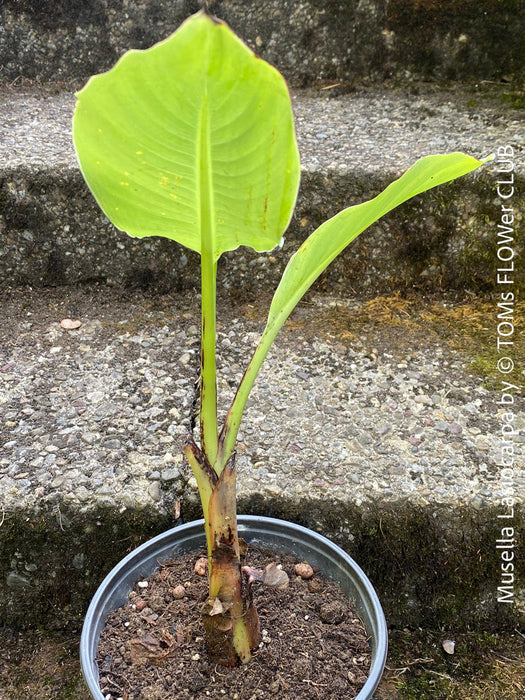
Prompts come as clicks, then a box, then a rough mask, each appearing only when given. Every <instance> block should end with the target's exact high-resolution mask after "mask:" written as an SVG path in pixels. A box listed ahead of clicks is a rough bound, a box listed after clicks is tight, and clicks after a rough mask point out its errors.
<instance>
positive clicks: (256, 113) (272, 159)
mask: <svg viewBox="0 0 525 700" xmlns="http://www.w3.org/2000/svg"><path fill="white" fill-rule="evenodd" d="M73 139H74V144H75V148H76V152H77V155H78V159H79V162H80V167H81V170H82V173H83V175H84V177H85V179H86V181H87V184H88V185H89V187H90V189H91V191H92V193H93V195H94V196H95V198H96V200H97V202H98V203H99V205H100V207H101V208H102V210H103V211H104V213H105V214H106V215H107V216H108V218H109V219H110V220H111V221H112V222H113V224H114V225H115V226H116V227H117V228H119V229H121V230H123V231H125V232H127V233H128V234H129V235H131V236H137V237H145V236H164V237H166V238H171V239H173V240H174V241H177V242H178V243H181V244H182V245H184V246H186V247H188V248H190V249H191V250H193V251H196V252H197V253H199V254H200V260H201V292H202V342H201V395H200V413H199V418H200V420H199V426H200V438H199V440H198V441H195V439H194V436H193V435H190V436H188V438H187V440H186V443H185V447H184V452H185V455H186V457H187V459H188V462H189V464H190V465H191V468H192V470H193V473H194V475H195V478H196V480H197V484H198V488H199V494H200V498H201V501H202V509H203V512H204V519H205V528H206V538H207V547H208V576H209V597H208V600H207V601H206V603H205V605H204V607H203V610H202V619H203V622H204V627H205V630H206V638H207V645H208V650H209V654H210V655H211V657H212V659H213V660H214V661H217V662H220V663H222V664H225V665H235V664H237V663H238V662H239V661H242V662H246V661H248V660H249V659H250V657H251V654H252V651H253V650H254V649H255V648H256V647H257V646H258V644H259V641H260V636H259V623H258V617H257V612H256V610H255V607H254V605H253V602H252V600H251V593H250V588H251V584H252V582H253V580H254V579H257V578H262V579H265V578H266V579H267V583H270V584H273V585H276V586H277V587H278V586H279V585H284V582H283V581H282V579H281V578H280V575H279V574H278V572H275V571H273V572H272V571H268V572H264V573H263V574H257V573H254V572H253V571H252V570H250V569H246V570H244V571H243V567H242V565H241V552H240V549H241V548H242V541H241V543H240V541H239V536H238V533H237V518H236V483H235V482H236V470H235V443H236V437H237V433H238V430H239V426H240V423H241V418H242V415H243V411H244V408H245V405H246V401H247V399H248V396H249V394H250V390H251V388H252V386H253V384H254V381H255V378H256V376H257V373H258V371H259V369H260V367H261V364H262V362H263V360H264V358H265V357H266V354H267V353H268V350H269V348H270V346H271V344H272V342H273V340H274V339H275V337H276V335H277V333H278V332H279V330H280V329H281V328H282V326H283V324H284V323H285V321H286V319H287V318H288V317H289V315H290V313H291V312H292V310H293V309H294V308H295V306H296V305H297V303H298V302H299V300H300V299H301V298H302V296H303V295H304V293H305V292H306V291H307V290H308V289H309V287H310V286H311V285H312V284H313V283H314V282H315V280H316V279H317V278H318V277H319V275H320V274H321V273H322V272H323V270H325V268H326V267H327V266H328V265H329V263H330V262H331V261H332V260H333V259H334V258H335V257H336V256H337V255H338V254H339V253H340V252H341V251H342V250H343V249H344V248H345V247H346V246H347V245H348V244H349V243H350V242H351V241H352V240H353V239H354V238H356V236H358V235H359V234H360V233H361V232H362V231H364V230H365V229H366V228H367V227H368V226H370V224H372V223H373V222H375V221H376V220H377V219H379V218H380V217H381V216H383V215H384V214H386V213H387V212H389V211H390V210H392V209H393V208H394V207H396V206H398V205H399V204H401V203H402V202H405V201H406V200H407V199H410V198H411V197H413V196H414V195H417V194H419V193H421V192H424V191H426V190H428V189H430V188H432V187H436V186H437V185H440V184H442V183H445V182H448V181H450V180H453V179H454V178H457V177H459V176H462V175H465V174H466V173H468V172H470V171H472V170H475V169H476V168H478V167H479V166H480V165H482V164H483V163H484V162H485V161H480V160H476V159H475V158H472V157H470V156H468V155H464V154H462V153H452V154H450V155H437V156H429V157H426V158H422V159H421V160H419V161H418V162H416V163H415V165H413V166H412V167H411V168H410V169H409V170H408V171H407V172H406V173H405V174H404V175H403V176H402V177H400V178H399V179H398V180H396V181H395V182H393V183H392V184H391V185H389V186H388V187H387V188H386V189H385V190H384V191H383V192H382V193H381V194H379V195H378V196H377V197H375V198H374V199H372V200H370V201H367V202H364V203H363V204H360V205H358V206H353V207H350V208H348V209H345V210H344V211H341V212H340V213H339V214H337V215H336V216H334V217H333V218H332V219H330V220H328V221H326V222H325V223H324V224H322V225H321V226H320V227H319V228H318V229H317V230H316V231H314V232H313V233H312V234H311V235H310V236H309V238H307V239H306V240H305V242H304V243H303V244H302V245H301V246H300V248H299V249H298V250H297V252H296V253H295V254H294V255H293V256H292V258H291V259H290V261H289V263H288V265H287V267H286V269H285V271H284V273H283V276H282V279H281V281H280V283H279V285H278V287H277V290H276V292H275V295H274V297H273V300H272V302H271V306H270V310H269V314H268V321H267V323H266V327H265V329H264V331H263V333H262V336H261V339H260V342H259V344H258V346H257V348H256V350H255V353H254V355H253V357H252V358H251V361H250V362H249V363H248V365H247V369H246V372H245V374H244V376H243V378H242V380H241V382H240V384H239V387H238V389H237V393H236V395H235V398H234V399H233V402H232V404H231V406H230V408H229V410H228V412H227V414H226V417H225V418H224V420H223V422H222V425H220V426H219V421H218V416H217V381H216V351H215V345H216V273H217V261H218V260H219V258H220V256H221V255H222V254H223V253H224V252H226V251H230V250H234V249H236V248H238V247H239V246H249V247H251V248H253V249H255V250H256V251H260V252H262V251H268V250H271V249H272V248H274V247H275V246H276V245H277V244H278V243H279V241H280V240H281V237H282V235H283V233H284V231H285V230H286V228H287V226H288V224H289V222H290V219H291V216H292V212H293V209H294V205H295V201H296V197H297V191H298V187H299V176H300V164H299V153H298V148H297V142H296V138H295V131H294V122H293V115H292V108H291V102H290V97H289V93H288V89H287V86H286V83H285V81H284V79H283V77H282V76H281V75H280V73H279V72H278V71H277V70H276V69H275V68H273V67H272V66H270V65H269V64H268V63H266V62H264V61H263V60H261V59H259V58H257V57H256V56H255V55H254V54H253V53H252V51H251V50H250V49H249V48H248V47H247V46H246V45H245V44H244V43H243V42H242V41H241V40H240V39H239V38H238V37H237V36H236V35H235V34H234V33H233V32H232V31H231V30H230V28H229V27H228V26H227V25H226V24H224V23H223V22H221V21H219V20H217V19H216V18H214V17H211V16H210V15H209V14H208V13H207V12H205V11H201V12H199V13H197V14H196V15H193V16H192V17H190V18H189V19H188V20H186V21H185V22H184V23H183V24H182V25H181V27H179V29H178V30H177V31H176V32H175V33H174V34H172V35H171V36H170V37H168V38H167V39H166V40H164V41H162V42H160V43H159V44H156V45H155V46H153V47H152V48H150V49H148V50H145V51H129V52H128V53H126V54H125V55H124V56H123V57H122V58H121V59H120V60H119V61H118V63H117V64H116V65H115V66H114V68H112V69H111V70H110V71H109V72H107V73H103V74H101V75H97V76H94V77H93V78H91V79H90V80H89V82H88V83H87V85H86V87H84V88H83V89H82V90H81V91H80V92H79V93H78V94H77V105H76V109H75V113H74V118H73Z"/></svg>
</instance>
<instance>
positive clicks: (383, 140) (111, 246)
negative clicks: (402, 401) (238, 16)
mask: <svg viewBox="0 0 525 700" xmlns="http://www.w3.org/2000/svg"><path fill="white" fill-rule="evenodd" d="M500 98H501V92H500V91H498V90H495V91H493V92H492V93H491V95H490V96H488V97H487V96H486V95H482V94H480V93H478V92H470V93H469V92H468V91H465V90H464V89H463V88H456V89H451V90H434V89H431V88H428V87H426V88H418V89H417V90H416V89H411V90H408V91H406V90H387V89H383V88H370V89H362V90H359V91H356V92H355V93H353V94H351V95H345V96H339V97H330V91H322V90H321V91H304V90H299V91H294V94H293V105H294V111H295V116H296V126H297V135H298V140H299V147H300V152H301V160H302V168H303V172H302V185H301V190H300V194H299V199H298V203H297V208H296V213H295V215H294V218H293V221H292V224H291V226H290V229H289V231H288V232H287V233H286V241H285V245H284V247H283V249H282V250H277V251H274V252H273V253H272V255H270V256H259V255H256V254H253V253H251V252H250V251H248V250H246V249H240V250H239V251H236V252H235V253H233V254H229V255H225V256H224V257H223V258H222V259H221V262H220V276H221V280H222V283H223V284H224V285H225V286H227V287H231V288H233V287H235V289H236V290H237V292H238V294H239V295H240V296H244V297H249V295H250V294H252V295H253V294H257V293H258V292H259V291H261V290H270V289H274V288H275V286H276V284H277V281H278V279H279V278H280V275H281V272H282V270H283V268H284V265H285V263H286V261H287V260H288V259H289V257H290V255H291V254H292V253H293V252H294V251H295V250H296V249H297V247H298V245H299V244H300V242H301V241H302V240H304V238H305V237H306V236H307V235H308V234H309V233H310V232H311V231H313V230H314V229H315V228H316V227H317V226H318V225H319V224H320V223H322V222H323V221H324V220H326V219H327V218H328V217H329V216H332V215H334V214H335V213H337V212H338V211H340V210H341V209H342V208H344V207H346V206H349V205H351V204H355V203H358V202H361V201H364V200H365V199H368V198H371V197H373V196H375V195H376V194H378V193H379V191H380V190H381V189H383V188H384V187H385V186H386V185H387V184H388V183H389V182H391V181H392V180H393V179H395V178H396V177H398V176H399V175H400V174H401V172H402V171H403V170H404V169H406V168H408V167H409V166H410V165H411V164H413V163H414V162H415V161H416V160H417V159H418V158H419V157H421V156H423V155H427V154H430V153H437V152H442V153H444V152H450V151H455V150H463V151H465V152H467V153H470V154H472V155H474V156H477V157H482V156H485V155H487V154H489V153H490V152H498V149H505V148H507V149H510V152H511V153H512V155H511V157H510V162H511V165H512V168H513V171H512V173H511V175H510V176H511V177H513V178H515V187H516V193H518V192H520V191H523V184H524V183H523V177H524V167H525V166H524V163H525V161H524V160H523V157H522V153H523V148H524V140H525V137H524V133H523V128H522V123H523V121H522V120H523V116H524V111H523V110H516V109H511V108H508V107H507V108H504V107H502V102H501V99H500ZM0 107H1V111H2V119H1V120H0V232H1V234H2V249H1V252H0V286H2V285H4V286H5V285H22V284H28V285H31V286H35V287H38V286H46V285H57V284H58V285H61V284H72V283H83V282H86V281H94V280H96V281H100V282H102V283H104V284H115V283H116V284H122V283H125V284H131V285H135V286H147V285H148V284H154V285H155V286H156V287H157V288H161V289H169V288H173V287H177V288H180V289H183V288H187V287H192V286H193V285H194V283H195V280H196V279H197V278H198V260H197V256H195V255H193V254H191V253H189V252H188V251H185V250H183V249H182V248H180V247H179V246H178V245H177V244H174V243H173V242H171V241H166V240H159V239H150V240H148V241H139V240H136V239H131V238H129V237H127V236H126V235H124V234H122V233H119V232H117V231H115V229H114V228H113V227H112V226H111V225H110V224H109V222H108V221H107V219H106V218H105V217H104V216H103V215H102V214H101V212H100V210H99V209H98V207H97V205H96V204H95V201H94V199H93V197H92V196H91V195H90V193H89V191H88V189H87V187H86V185H85V184H84V182H83V179H82V177H81V175H80V172H79V169H78V166H77V162H76V159H75V155H74V152H73V148H72V143H71V135H70V131H71V127H70V125H71V115H72V110H73V108H74V97H73V95H72V94H71V93H70V92H56V91H54V90H48V91H45V90H43V89H42V88H38V89H29V90H28V89H3V90H0ZM506 152H509V151H508V150H507V151H506ZM507 160H509V159H508V158H507ZM500 167H502V166H501V164H500V163H498V162H497V161H496V162H495V163H494V164H493V165H492V166H491V167H486V168H484V170H483V172H480V173H479V174H475V175H471V176H468V177H465V178H463V179H461V180H460V181H458V182H457V183H454V184H452V185H447V186H444V187H442V188H440V189H439V191H435V192H430V193H427V194H426V195H424V196H421V197H418V198H415V199H414V200H412V201H410V202H408V203H406V204H405V205H404V206H403V207H401V208H400V209H399V210H397V211H396V212H393V213H391V214H390V215H388V216H387V217H385V218H384V219H383V220H382V221H381V222H380V223H379V224H377V225H375V226H373V227H371V229H370V230H369V231H368V232H367V233H366V234H364V235H363V236H361V237H360V238H359V240H358V241H356V243H355V244H354V245H353V246H351V247H350V248H349V249H348V250H347V252H345V253H344V254H343V255H342V256H341V257H340V258H339V259H338V260H337V261H336V262H334V263H333V264H332V266H331V267H330V268H329V270H328V271H327V272H326V273H325V274H324V275H323V277H322V278H321V280H320V282H319V283H318V287H317V288H318V289H319V290H322V291H323V290H324V291H327V292H330V293H338V294H341V295H348V294H355V293H356V292H359V293H366V294H374V293H392V292H393V291H395V290H407V289H414V288H415V289H420V290H424V291H436V290H451V289H455V290H459V291H460V292H461V293H464V291H465V290H469V291H470V292H473V293H477V292H487V291H490V290H491V289H494V286H495V284H496V277H495V274H494V271H495V244H494V241H495V232H496V231H497V224H498V223H501V202H500V203H499V204H498V197H497V193H496V188H497V181H498V178H499V179H501V178H500V176H499V175H498V168H500ZM504 167H505V168H508V163H505V164H504ZM517 197H518V195H517V194H516V196H515V197H514V198H513V200H512V201H514V200H516V198H517ZM505 201H506V200H505ZM516 207H517V204H516ZM517 208H519V207H517ZM515 246H516V255H517V256H519V254H520V251H521V250H522V249H523V243H522V242H520V241H519V240H516V241H515ZM521 281H522V276H521V278H520V277H519V276H517V277H516V280H515V284H516V286H519V285H520V284H521Z"/></svg>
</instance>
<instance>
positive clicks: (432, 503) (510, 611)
mask: <svg viewBox="0 0 525 700" xmlns="http://www.w3.org/2000/svg"><path fill="white" fill-rule="evenodd" d="M268 301H269V299H268V298H267V297H265V296H264V295H263V294H260V295H259V297H258V299H257V302H256V303H252V304H250V303H245V302H243V303H239V301H238V300H237V299H236V297H235V295H234V294H232V293H228V292H227V291H225V290H221V293H220V298H219V309H218V318H219V328H218V349H219V375H220V381H219V393H220V397H221V398H220V407H219V408H220V413H221V415H223V414H224V411H225V409H226V406H227V404H228V401H229V400H230V399H231V397H232V395H233V391H234V387H235V384H236V382H238V380H239V378H240V376H241V374H242V372H243V368H244V367H245V365H246V363H247V360H248V357H249V354H250V349H251V348H253V346H254V342H255V341H256V339H257V337H258V334H259V333H260V332H261V329H262V326H263V319H264V314H265V310H266V308H267V306H268ZM520 308H521V307H520ZM520 312H523V308H521V311H520ZM495 313H496V310H495V308H494V307H493V304H492V303H491V302H484V303H481V302H471V303H469V304H463V305H460V306H455V305H453V304H445V303H443V302H439V301H435V302H434V303H427V304H424V303H423V302H422V301H421V300H418V299H417V298H414V299H412V300H403V298H402V297H400V296H397V297H390V298H377V299H375V300H372V301H369V302H359V301H356V300H355V299H347V300H344V299H342V298H340V297H327V296H314V297H311V298H310V302H309V303H308V304H304V305H302V306H301V307H300V308H299V309H298V310H297V312H296V313H295V314H294V316H293V318H292V319H291V321H290V322H289V323H288V324H287V326H286V328H285V330H284V332H283V333H282V334H281V335H280V336H279V338H278V340H277V343H276V347H275V349H274V350H273V351H272V353H271V354H270V356H269V357H268V359H267V362H266V364H265V366H264V368H263V370H262V372H261V375H260V377H259V380H258V383H257V385H256V390H255V391H254V394H253V396H252V398H251V400H250V403H249V406H248V408H247V412H246V416H245V420H244V422H243V425H242V427H241V434H240V435H239V442H238V450H237V454H238V457H237V465H238V473H239V510H240V512H245V513H253V514H265V515H272V516H277V517H283V518H285V519H288V520H292V521H295V522H299V523H302V524H304V525H306V526H309V527H311V528H313V529H316V530H318V531H320V532H323V533H324V534H325V535H327V536H328V537H331V538H332V539H334V540H335V541H336V542H338V543H339V544H341V545H342V546H343V547H344V548H345V549H346V550H347V551H348V552H349V553H350V554H351V555H353V556H354V558H355V559H356V560H357V561H358V562H359V563H360V564H361V565H362V566H363V568H364V569H365V571H366V572H367V573H368V574H369V576H370V578H371V580H372V581H373V583H374V584H375V586H376V588H377V590H378V592H379V595H380V597H381V600H382V601H383V604H384V607H385V610H386V614H387V618H388V621H389V623H390V624H391V625H393V626H396V627H400V628H404V627H411V626H414V627H418V626H422V627H425V626H427V627H431V628H436V627H438V626H439V627H440V628H441V629H445V628H447V627H449V628H451V629H454V630H455V631H456V632H458V631H460V630H461V629H463V630H466V629H496V628H501V627H505V626H507V627H509V626H510V627H514V626H516V625H519V624H520V615H521V616H522V615H523V609H524V607H525V606H524V604H523V589H522V588H521V583H520V581H523V578H522V576H523V573H524V571H523V568H524V559H523V557H521V556H519V550H518V548H517V545H516V544H515V541H516V539H517V537H518V535H517V534H516V537H511V536H504V534H505V535H509V533H508V532H506V533H502V528H503V527H504V526H505V527H512V528H513V532H515V533H518V532H520V531H522V529H523V510H522V506H523V495H524V494H525V471H524V469H523V442H524V439H525V438H524V431H525V406H524V402H523V399H522V398H521V397H520V395H519V394H518V392H517V391H516V390H515V389H509V390H508V391H507V392H502V387H503V385H502V382H501V377H502V375H498V371H497V368H496V359H495V357H494V351H493V349H491V348H492V343H491V340H490V339H491V338H492V337H493V336H492V333H493V327H494V326H495V323H496V321H495ZM516 313H518V309H516ZM66 317H75V318H78V319H80V320H81V321H82V325H81V327H80V328H79V329H77V330H76V331H71V330H65V329H64V328H62V327H61V325H60V321H61V320H63V319H64V318H66ZM198 319H199V309H198V299H197V296H196V294H191V293H189V292H186V293H174V292H172V293H169V294H165V295H159V294H155V293H153V292H151V291H146V292H144V291H138V290H135V291H131V290H124V289H122V288H118V287H113V288H108V287H104V286H96V285H94V286H93V285H92V286H90V285H84V286H82V287H71V286H70V287H57V288H55V289H27V288H25V289H20V288H19V289H12V290H4V291H3V293H2V303H1V305H0V335H1V337H2V345H1V348H0V378H1V381H0V426H1V428H0V504H1V506H0V572H1V578H2V582H3V584H4V587H3V592H4V595H3V596H2V597H1V598H0V625H2V624H10V625H14V626H16V625H19V626H24V625H26V626H27V625H32V624H33V625H45V626H47V627H55V628H56V627H63V626H65V625H76V624H78V622H79V619H80V618H81V617H82V615H83V613H84V612H85V609H86V606H87V603H88V601H89V599H90V596H91V595H92V593H93V591H94V589H95V588H96V586H97V585H98V584H99V583H100V581H101V580H102V578H103V576H104V575H105V574H106V573H107V572H108V570H109V569H110V568H111V566H112V565H113V564H115V563H116V562H117V561H118V560H119V559H120V558H121V557H122V556H123V555H124V554H125V553H126V552H128V551H130V550H131V549H132V548H133V547H134V546H135V545H137V544H138V543H139V542H141V541H143V540H144V539H147V538H148V537H149V536H151V535H152V534H155V533H158V532H160V531H162V530H164V529H165V528H167V527H169V526H171V525H173V524H174V523H175V522H176V520H177V519H178V518H180V517H182V518H184V519H185V520H186V521H188V520H192V519H194V518H196V517H199V516H200V507H199V504H198V499H197V493H196V488H195V482H194V479H193V478H192V476H191V473H190V472H189V469H188V467H187V466H186V465H185V464H184V462H183V460H182V457H181V446H182V442H183V439H184V436H185V434H186V433H187V431H188V426H189V415H190V413H191V408H192V403H193V400H194V393H195V389H194V382H195V377H196V372H197V367H196V365H197V364H198V362H199V359H198V357H199V331H198V325H199V320H198ZM522 335H523V331H521V336H522ZM521 336H520V337H521ZM516 341H518V338H516ZM518 347H519V346H518V343H517V344H516V353H517V352H518V351H517V348H518ZM513 356H514V355H513ZM515 357H516V364H517V365H518V364H519V363H518V356H517V354H516V356H515ZM521 363H522V365H521V366H523V360H521ZM476 367H477V368H478V371H479V368H480V367H481V368H482V374H481V375H480V374H474V373H473V369H474V368H476ZM519 371H520V370H519V369H518V374H517V375H516V376H515V375H505V379H508V380H509V382H512V383H513V384H514V385H517V384H518V383H519V380H520V375H519ZM504 393H505V394H506V396H507V397H509V396H510V397H511V399H512V404H510V403H507V404H505V405H503V404H502V403H501V402H502V397H503V394H504ZM511 399H509V398H507V399H506V400H507V401H510V400H511ZM509 413H512V414H513V419H512V425H513V428H514V432H513V435H512V437H511V438H509V442H510V444H511V445H512V456H511V457H510V456H509V454H508V453H506V454H507V456H506V458H505V459H506V460H507V461H508V460H511V461H512V464H513V470H512V473H510V472H508V471H504V470H503V468H502V466H501V462H502V435H503V433H502V430H503V426H504V425H505V424H506V423H505V421H507V423H508V414H509ZM503 414H507V418H505V417H504V416H503ZM509 474H510V475H509ZM505 497H506V498H507V501H502V499H504V498H505ZM509 498H512V502H513V506H512V507H511V506H510V505H509V503H510V501H509V500H508V499H509ZM501 539H507V540H509V542H510V540H514V542H510V543H508V544H507V545H503V544H502V545H501V546H503V547H505V546H506V548H504V549H497V546H498V545H497V541H498V540H501ZM502 551H505V552H511V553H512V555H513V557H514V564H515V570H514V577H515V578H514V581H515V583H514V584H513V585H512V586H511V588H509V589H508V590H509V591H510V592H511V593H512V595H511V594H510V593H509V596H508V598H507V597H506V598H505V602H498V598H501V597H502V595H503V594H502V593H501V590H498V589H501V587H502V586H503V582H502V569H501V565H502V563H504V562H503V560H502V558H501V552H502ZM505 585H510V584H507V583H506V584H505ZM505 595H506V594H505ZM520 611H521V612H520Z"/></svg>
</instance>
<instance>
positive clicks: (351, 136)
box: [0, 88, 525, 175]
mask: <svg viewBox="0 0 525 700" xmlns="http://www.w3.org/2000/svg"><path fill="white" fill-rule="evenodd" d="M329 92H330V91H324V92H323V91H318V92H317V93H313V92H309V91H298V90H295V91H294V92H293V106H294V112H295V117H296V129H297V137H298V141H299V149H300V153H301V160H302V166H303V168H304V169H305V170H306V171H309V172H315V171H320V172H323V173H324V172H326V171H330V170H336V171H341V172H343V173H344V172H349V171H350V172H353V171H360V170H363V171H366V172H368V173H370V174H371V175H374V174H375V173H384V172H393V173H399V172H400V171H401V170H404V169H405V168H407V167H408V166H409V165H411V164H412V163H413V162H414V161H415V160H416V159H417V158H419V157H421V156H423V155H428V154H429V153H438V152H443V153H444V152H448V151H454V150H464V151H466V152H468V153H471V154H472V155H474V156H476V157H482V156H484V155H488V153H489V152H491V151H492V150H495V149H496V148H497V147H498V146H500V145H501V144H507V143H508V144H512V145H513V147H514V148H515V149H516V151H517V154H519V153H520V152H521V151H522V150H523V149H524V148H525V134H524V132H523V113H524V110H508V109H507V110H505V111H504V113H502V105H501V102H498V101H497V100H489V101H488V102H487V101H485V102H483V103H480V102H478V100H477V99H476V97H475V95H474V96H473V95H472V94H470V95H469V94H468V93H467V94H465V92H464V90H461V89H459V88H456V89H455V90H450V91H436V90H433V89H429V88H427V89H426V90H417V91H416V93H415V94H414V93H413V92H411V91H404V90H401V91H394V90H386V89H382V88H373V89H372V88H371V89H362V90H359V91H357V92H355V93H352V94H349V95H344V96H339V97H330V96H329ZM74 105H75V98H74V96H73V94H72V93H69V92H67V93H64V92H59V93H58V94H49V93H46V91H45V90H44V91H43V90H42V88H39V89H36V90H35V89H34V88H33V89H13V88H9V89H6V88H4V89H0V107H1V110H2V120H1V121H0V163H2V166H1V169H2V170H7V169H9V168H18V167H20V166H30V167H37V166H41V167H46V168H48V167H58V166H59V167H61V168H69V167H71V168H75V169H76V168H77V163H76V158H75V154H74V151H73V146H72V142H71V117H72V113H73V109H74ZM379 154H380V157H379ZM516 164H517V166H518V167H521V168H523V159H521V158H519V157H517V158H516ZM520 164H521V165H520Z"/></svg>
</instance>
